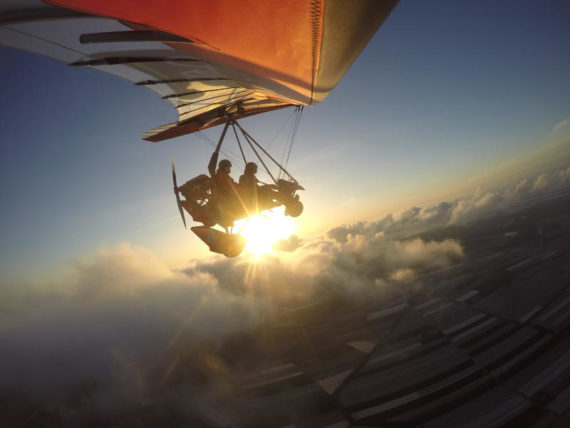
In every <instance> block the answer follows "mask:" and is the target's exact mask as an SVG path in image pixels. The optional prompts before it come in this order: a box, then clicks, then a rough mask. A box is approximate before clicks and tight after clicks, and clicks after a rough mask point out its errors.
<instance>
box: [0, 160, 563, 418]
mask: <svg viewBox="0 0 570 428" xmlns="http://www.w3.org/2000/svg"><path fill="white" fill-rule="evenodd" d="M569 183H570V168H567V169H564V170H561V171H558V172H556V173H551V174H543V175H541V176H538V177H536V178H534V179H528V180H523V181H521V182H519V183H516V184H515V185H513V186H510V187H508V188H506V189H503V190H501V191H493V192H491V191H486V190H484V189H478V190H477V191H476V192H475V193H474V194H473V195H472V196H471V197H468V198H465V199H461V200H456V201H453V202H443V203H440V204H438V205H436V206H433V207H429V208H418V207H413V208H411V209H409V210H406V211H403V212H400V213H397V214H391V215H387V216H385V217H384V218H383V219H381V220H379V221H376V222H372V223H365V222H359V223H355V224H353V225H345V226H339V227H337V228H334V229H332V230H330V231H329V233H328V235H327V237H324V238H320V239H314V240H307V241H301V240H300V239H299V238H297V237H293V238H290V239H289V240H286V241H283V242H282V243H280V245H281V248H282V249H283V250H286V252H281V253H278V254H277V255H275V256H271V257H268V258H267V259H266V260H265V261H263V262H259V263H257V264H251V263H250V261H249V260H248V259H247V257H241V258H238V259H224V258H221V257H220V258H216V259H213V260H211V261H204V262H193V263H192V264H190V265H189V266H188V267H187V268H186V269H185V270H174V269H172V268H170V267H168V266H166V265H165V264H164V263H162V262H161V261H160V260H159V259H158V258H157V257H156V256H155V255H154V254H152V253H151V252H149V251H147V250H145V249H143V248H137V247H133V246H130V245H127V244H125V245H121V246H119V247H117V248H112V249H105V250H101V251H100V252H99V253H97V254H95V255H93V256H91V257H83V258H81V259H78V260H77V261H76V262H75V263H74V264H73V266H72V267H71V269H70V273H69V274H68V276H67V277H66V278H65V279H64V280H62V281H61V282H59V283H57V284H53V283H52V284H49V283H46V284H42V285H41V286H38V287H35V288H28V289H24V290H23V289H18V290H14V289H13V288H10V287H7V285H3V286H0V290H2V292H3V294H2V306H0V321H1V323H0V367H2V370H0V398H2V397H11V400H20V401H21V403H24V404H23V406H24V408H27V407H26V406H29V408H30V409H32V408H38V406H39V407H40V408H42V409H48V410H46V411H48V412H51V411H53V412H55V413H57V414H59V415H63V416H61V418H63V419H62V420H63V421H64V422H65V421H67V422H66V423H70V424H72V425H73V424H75V425H81V424H83V423H84V422H85V421H93V420H97V421H99V422H101V423H103V424H104V423H106V421H107V422H108V421H113V420H116V418H118V417H119V416H118V415H122V414H128V413H129V412H131V413H132V412H135V411H136V410H137V409H138V410H140V409H141V408H142V407H144V406H147V405H148V403H150V402H152V403H157V402H159V403H165V404H164V405H168V406H174V408H176V409H177V410H176V411H177V412H181V414H184V415H186V416H185V417H186V419H187V420H193V419H192V418H198V419H195V420H196V421H197V422H196V424H198V425H200V424H202V425H204V424H206V423H205V422H204V421H205V419H204V418H206V419H208V418H211V417H212V416H211V415H212V414H218V415H221V416H220V417H225V416H227V417H229V418H231V413H232V411H233V410H232V409H233V407H232V405H230V404H228V403H234V404H235V403H236V400H239V398H236V397H235V396H234V395H235V391H234V390H233V389H232V381H233V379H232V376H233V375H232V373H234V370H235V367H230V366H231V365H232V364H234V365H235V364H237V362H238V361H241V360H240V359H239V358H238V354H239V353H238V352H237V351H235V349H234V348H231V349H232V352H230V354H231V356H232V358H229V359H224V352H229V351H227V349H229V348H228V347H229V346H230V345H229V344H231V343H233V342H232V340H233V339H231V338H232V337H234V336H236V335H240V334H247V333H248V332H252V331H254V330H255V329H256V328H258V326H259V325H260V324H261V323H264V322H268V321H270V320H272V319H275V318H276V317H279V314H280V313H281V311H282V310H283V308H287V307H294V306H299V305H303V304H307V303H310V302H314V301H316V300H323V299H332V298H339V297H341V298H342V299H344V300H345V301H347V302H352V303H354V304H358V303H359V302H362V301H365V300H366V299H367V298H368V296H369V295H370V293H371V292H376V293H378V292H381V290H384V289H386V290H388V289H390V287H391V289H392V290H399V289H400V288H399V284H409V283H411V282H414V281H415V280H416V279H417V278H418V277H419V276H420V275H421V273H423V272H428V271H431V270H434V269H439V268H443V267H446V266H449V265H451V264H454V263H457V262H460V261H461V260H462V259H463V248H462V246H461V244H460V242H458V241H456V240H453V239H444V240H439V241H429V240H428V241H426V240H422V239H420V238H417V237H416V236H417V233H418V232H421V231H423V230H427V229H430V228H441V227H446V226H450V225H456V224H465V223H468V222H469V221H472V220H473V219H475V218H478V217H481V216H485V215H488V214H491V213H493V212H495V211H496V210H506V209H509V207H510V206H511V204H513V203H516V202H517V201H520V200H522V199H524V198H526V197H528V196H529V195H534V194H538V193H540V192H548V191H551V190H553V189H560V188H561V186H567V185H568V184H569ZM236 349H239V347H238V348H236ZM252 349H253V348H250V349H248V352H253V351H252ZM224 350H226V351H224ZM246 360H247V359H246ZM181 394H183V396H184V397H185V399H184V402H183V403H179V400H180V399H179V397H180V396H181ZM177 397H178V398H177ZM177 400H178V401H177ZM0 402H2V400H0ZM221 402H224V403H225V405H224V406H221V405H219V403H221ZM5 403H9V401H5ZM21 403H20V404H21ZM176 403H178V404H176ZM7 405H8V406H9V404H4V406H7ZM0 406H2V405H0ZM220 406H221V407H220ZM222 408H223V411H222V410H221V409H222ZM49 409H51V410H49ZM208 409H210V410H212V409H214V410H212V411H210V410H208ZM7 410H8V409H6V408H1V407H0V413H2V412H4V411H7ZM135 413H136V412H135ZM204 415H206V416H204ZM207 415H210V416H207ZM224 415H225V416H224ZM97 418H99V419H97ZM2 422H5V421H4V420H2V419H0V425H2ZM10 422H11V420H10ZM212 424H213V425H215V423H213V422H212Z"/></svg>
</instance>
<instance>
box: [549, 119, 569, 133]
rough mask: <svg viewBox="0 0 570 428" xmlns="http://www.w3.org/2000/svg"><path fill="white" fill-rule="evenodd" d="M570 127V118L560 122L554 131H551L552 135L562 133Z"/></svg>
mask: <svg viewBox="0 0 570 428" xmlns="http://www.w3.org/2000/svg"><path fill="white" fill-rule="evenodd" d="M568 125H570V118H568V119H565V120H563V121H561V122H558V123H557V124H556V125H555V126H554V127H553V128H552V131H550V134H551V135H552V134H555V133H557V132H558V131H560V130H561V129H562V128H565V127H566V126H568Z"/></svg>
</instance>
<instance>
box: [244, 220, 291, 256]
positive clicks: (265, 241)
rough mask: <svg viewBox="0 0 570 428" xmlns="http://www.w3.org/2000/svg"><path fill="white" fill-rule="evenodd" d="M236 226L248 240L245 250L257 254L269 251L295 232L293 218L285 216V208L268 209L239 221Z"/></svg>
mask: <svg viewBox="0 0 570 428" xmlns="http://www.w3.org/2000/svg"><path fill="white" fill-rule="evenodd" d="M236 226H237V228H236V229H237V230H240V229H241V235H243V237H244V238H245V239H246V240H247V245H246V247H245V250H246V251H249V252H250V253H252V254H254V255H256V256H258V255H261V254H265V253H269V252H270V251H271V247H272V246H273V244H275V243H276V242H277V241H279V240H281V239H286V238H288V237H289V236H291V235H292V234H293V232H294V225H293V220H292V219H291V217H287V216H285V214H284V213H283V210H274V211H267V212H265V213H263V214H262V215H260V216H253V217H250V218H249V219H248V220H243V221H242V222H238V223H236Z"/></svg>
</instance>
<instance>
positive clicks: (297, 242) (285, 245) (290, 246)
mask: <svg viewBox="0 0 570 428" xmlns="http://www.w3.org/2000/svg"><path fill="white" fill-rule="evenodd" d="M302 244H303V240H302V239H300V238H299V237H298V236H297V235H291V236H290V237H289V238H287V239H282V240H280V241H277V242H276V243H275V244H273V247H272V249H273V250H276V251H288V252H291V251H295V250H296V249H297V248H299V247H300V246H301V245H302Z"/></svg>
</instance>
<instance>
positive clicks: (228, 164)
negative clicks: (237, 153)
mask: <svg viewBox="0 0 570 428" xmlns="http://www.w3.org/2000/svg"><path fill="white" fill-rule="evenodd" d="M231 167H232V163H231V162H230V161H229V160H227V159H222V160H221V161H220V163H219V164H218V168H220V169H224V168H231Z"/></svg>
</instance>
